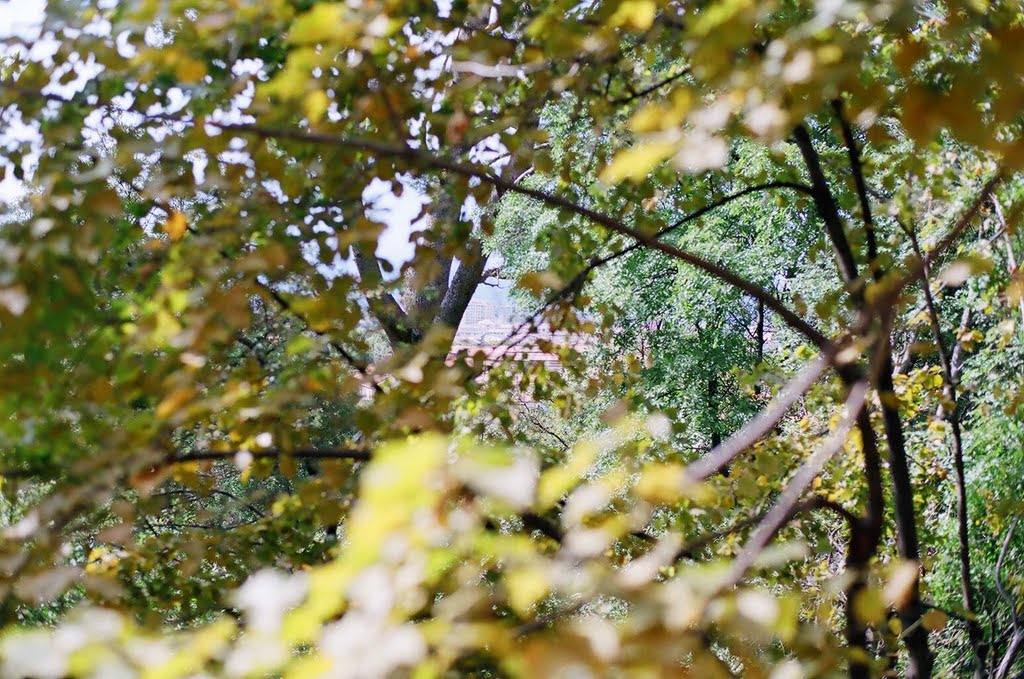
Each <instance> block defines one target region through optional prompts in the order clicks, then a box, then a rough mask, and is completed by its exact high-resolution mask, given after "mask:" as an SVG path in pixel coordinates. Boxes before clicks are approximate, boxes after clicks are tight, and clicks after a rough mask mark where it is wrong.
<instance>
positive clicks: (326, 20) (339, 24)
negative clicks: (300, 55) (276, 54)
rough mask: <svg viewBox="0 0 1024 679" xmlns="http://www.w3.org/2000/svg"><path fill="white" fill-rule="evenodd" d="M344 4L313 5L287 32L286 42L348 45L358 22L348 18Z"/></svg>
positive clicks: (355, 32)
mask: <svg viewBox="0 0 1024 679" xmlns="http://www.w3.org/2000/svg"><path fill="white" fill-rule="evenodd" d="M348 13H349V10H348V7H347V6H346V4H345V3H344V2H325V3H320V4H317V5H314V6H313V8H312V9H310V10H309V11H308V12H306V13H305V14H303V15H302V16H300V17H299V18H298V19H296V20H295V23H293V24H292V30H291V31H289V32H288V42H291V43H294V44H297V45H311V44H314V43H318V42H332V43H335V44H338V43H342V44H344V43H348V42H350V41H351V40H352V38H354V37H355V36H356V35H357V30H356V29H357V28H358V27H359V24H358V22H355V21H352V20H351V19H349V18H348Z"/></svg>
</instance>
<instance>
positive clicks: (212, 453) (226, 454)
mask: <svg viewBox="0 0 1024 679" xmlns="http://www.w3.org/2000/svg"><path fill="white" fill-rule="evenodd" d="M244 453H248V454H250V455H252V456H253V458H256V459H260V458H267V457H272V458H282V457H295V458H302V459H311V460H369V459H370V457H371V453H370V451H369V450H366V449H364V448H356V447H353V448H295V449H293V450H282V449H280V448H264V449H263V450H246V451H243V450H229V451H219V450H198V451H195V452H192V453H185V454H184V455H179V456H174V457H169V458H167V460H166V462H167V463H168V464H181V463H183V462H202V461H207V460H209V461H221V460H232V459H234V457H235V455H238V454H244Z"/></svg>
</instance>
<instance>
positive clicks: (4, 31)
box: [0, 0, 507, 302]
mask: <svg viewBox="0 0 1024 679" xmlns="http://www.w3.org/2000/svg"><path fill="white" fill-rule="evenodd" d="M115 1H116V0H100V1H99V3H98V4H99V5H100V6H103V5H107V4H108V3H110V4H112V3H113V2H115ZM440 4H443V3H439V5H440ZM442 9H443V8H442ZM45 11H46V0H0V40H4V39H13V41H14V42H19V41H23V42H24V43H25V44H26V45H27V46H28V47H29V49H30V55H32V57H33V58H40V59H46V58H48V55H52V53H53V50H55V49H56V42H55V41H53V40H52V39H49V40H48V39H47V38H46V37H45V36H44V37H42V39H41V40H40V33H41V27H42V23H43V18H44V15H45ZM108 30H109V28H108ZM33 44H34V45H35V48H33ZM4 51H6V50H5V49H4V47H2V46H0V54H2V53H3V52H4ZM86 80H87V78H85V77H83V78H81V79H78V83H79V86H81V85H82V84H84V82H85V81H86ZM62 89H63V91H60V92H57V93H58V94H60V95H61V96H71V95H72V94H73V93H74V92H75V89H76V88H75V83H74V82H73V83H71V84H70V85H69V86H68V87H67V88H62ZM34 137H36V138H37V137H38V135H36V133H35V131H34V130H33V129H32V128H31V127H30V126H28V125H24V124H19V123H18V122H17V121H15V122H12V121H7V124H5V125H4V126H3V131H2V132H0V222H2V221H3V217H4V215H5V214H9V213H10V210H11V208H12V206H13V205H14V204H16V203H17V201H18V200H19V199H20V198H21V197H23V196H24V193H25V191H26V187H25V185H24V184H23V183H22V182H21V181H19V180H18V179H16V178H15V177H14V173H13V172H12V171H11V170H12V166H11V164H10V162H8V161H7V160H6V159H5V158H4V157H3V148H4V145H5V143H9V142H11V141H15V140H17V141H26V140H30V139H32V138H34ZM363 199H364V201H365V202H366V205H367V207H368V208H369V209H368V213H369V214H370V215H371V216H372V217H374V218H375V219H379V220H381V221H382V222H384V223H385V224H386V225H387V228H386V229H385V231H384V233H383V234H382V235H381V237H380V239H379V241H378V246H377V256H378V257H380V258H382V259H385V260H387V261H388V262H390V263H391V265H392V267H393V270H396V271H397V269H398V268H399V267H400V265H401V264H402V263H404V262H407V261H409V260H410V259H411V258H412V256H413V253H414V251H415V245H414V243H413V242H411V240H410V235H411V233H412V231H413V230H415V229H416V228H417V225H416V224H414V220H415V218H416V217H417V215H419V213H420V211H421V208H422V206H423V204H424V203H425V202H426V200H427V199H426V197H425V196H423V194H421V193H419V192H418V191H416V190H415V189H414V188H413V187H411V186H409V185H408V184H406V185H405V186H404V190H403V191H402V192H401V195H400V196H397V195H395V193H394V191H393V190H392V186H391V185H389V184H388V183H386V182H382V181H379V180H374V181H373V182H371V183H370V184H369V185H368V186H367V187H366V190H365V191H364V193H363ZM312 256H315V253H311V255H310V258H312ZM311 263H312V262H311ZM493 264H494V262H489V265H493ZM351 268H352V265H351V263H350V262H348V263H346V262H345V261H342V260H341V258H340V257H339V258H337V259H336V260H335V264H334V265H333V266H324V265H320V266H319V270H320V271H321V273H323V274H324V275H326V276H328V277H331V276H334V275H338V274H339V273H341V272H343V271H346V270H351ZM452 273H453V274H454V270H453V272H452ZM506 291H507V285H505V284H502V285H499V286H498V287H494V286H480V287H479V288H478V292H477V296H478V297H480V298H486V299H491V300H494V301H498V302H504V301H505V300H507V292H506Z"/></svg>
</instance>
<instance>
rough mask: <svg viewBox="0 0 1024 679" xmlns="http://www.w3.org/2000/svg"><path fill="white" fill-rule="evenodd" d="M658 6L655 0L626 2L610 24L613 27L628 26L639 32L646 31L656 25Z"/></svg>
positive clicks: (626, 0)
mask: <svg viewBox="0 0 1024 679" xmlns="http://www.w3.org/2000/svg"><path fill="white" fill-rule="evenodd" d="M657 11H658V6H657V5H656V4H655V3H654V2H653V0H624V2H621V3H619V8H618V9H616V10H615V13H614V14H612V16H611V19H609V21H608V23H609V24H611V25H612V26H626V27H627V28H632V29H635V30H637V31H646V30H647V29H648V28H650V27H651V24H653V23H654V15H655V14H656V13H657Z"/></svg>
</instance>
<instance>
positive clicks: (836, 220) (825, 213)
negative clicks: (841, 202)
mask: <svg viewBox="0 0 1024 679" xmlns="http://www.w3.org/2000/svg"><path fill="white" fill-rule="evenodd" d="M793 137H794V139H795V140H796V145H797V148H799V149H800V155H802V156H803V159H804V164H805V165H806V166H807V172H808V173H809V174H810V176H811V188H812V191H813V192H812V194H811V195H812V197H813V198H814V205H815V207H817V209H818V214H819V215H820V216H821V218H822V220H824V222H825V230H826V231H827V232H828V237H829V241H830V242H831V244H832V251H833V253H834V254H835V257H836V265H837V266H838V267H839V273H840V274H841V275H842V277H843V282H844V283H846V285H848V286H849V285H852V284H853V283H854V282H855V281H856V280H857V263H856V261H855V260H854V258H853V250H851V249H850V243H849V241H848V240H847V239H846V232H845V231H844V230H843V221H842V217H841V216H840V214H839V206H838V205H836V201H835V198H834V197H833V196H832V190H831V189H830V188H829V185H828V179H826V177H825V173H824V171H823V170H822V169H821V161H820V158H819V157H818V152H817V150H815V148H814V143H813V142H812V141H811V136H810V134H809V133H808V132H807V128H806V127H804V126H803V125H797V126H796V128H795V129H794V130H793Z"/></svg>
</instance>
